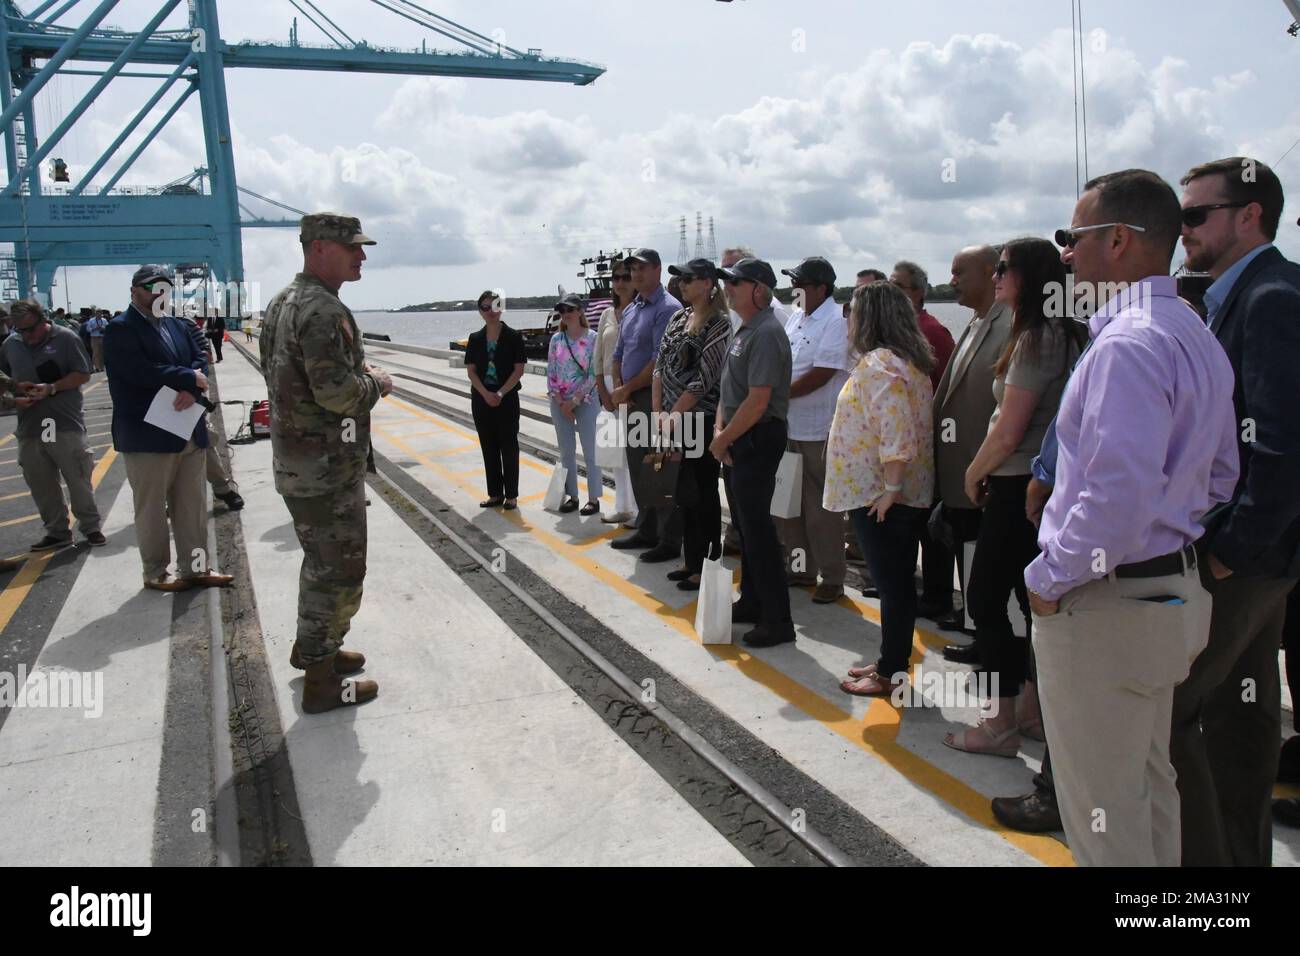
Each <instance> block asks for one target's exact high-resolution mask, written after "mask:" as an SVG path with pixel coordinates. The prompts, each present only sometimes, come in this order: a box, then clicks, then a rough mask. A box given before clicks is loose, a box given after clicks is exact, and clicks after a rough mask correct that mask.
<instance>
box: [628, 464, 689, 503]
mask: <svg viewBox="0 0 1300 956" xmlns="http://www.w3.org/2000/svg"><path fill="white" fill-rule="evenodd" d="M681 470H682V460H681V457H680V455H675V454H674V453H672V452H667V451H663V450H655V451H652V452H650V453H649V454H647V455H646V456H645V457H644V458H643V459H641V485H642V487H641V488H638V489H637V504H638V505H640V506H641V507H642V508H672V507H675V506H676V505H677V482H678V479H679V478H680V476H681ZM643 493H644V495H645V498H646V500H644V501H642V500H641V496H642V494H643Z"/></svg>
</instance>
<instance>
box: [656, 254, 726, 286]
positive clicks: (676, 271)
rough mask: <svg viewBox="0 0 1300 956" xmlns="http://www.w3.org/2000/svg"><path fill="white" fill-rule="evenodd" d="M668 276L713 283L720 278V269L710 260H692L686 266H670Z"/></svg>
mask: <svg viewBox="0 0 1300 956" xmlns="http://www.w3.org/2000/svg"><path fill="white" fill-rule="evenodd" d="M668 274H669V275H670V276H682V277H683V278H688V279H693V278H696V277H698V278H701V279H708V280H709V281H710V282H713V281H715V280H716V279H717V278H718V267H717V266H715V265H714V264H713V263H712V262H710V261H709V260H708V259H692V260H691V261H690V262H688V263H686V265H684V266H669V267H668Z"/></svg>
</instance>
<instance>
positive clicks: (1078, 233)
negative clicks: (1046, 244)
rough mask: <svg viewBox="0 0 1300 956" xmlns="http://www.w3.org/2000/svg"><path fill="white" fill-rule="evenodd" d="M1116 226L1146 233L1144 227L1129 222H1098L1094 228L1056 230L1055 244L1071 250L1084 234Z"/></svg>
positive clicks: (1077, 227)
mask: <svg viewBox="0 0 1300 956" xmlns="http://www.w3.org/2000/svg"><path fill="white" fill-rule="evenodd" d="M1116 226H1123V227H1124V228H1125V229H1132V230H1133V231H1134V232H1146V231H1147V227H1146V226H1135V225H1133V224H1132V223H1131V222H1099V223H1097V225H1095V226H1075V227H1073V228H1070V229H1058V230H1056V244H1057V245H1058V246H1060V247H1061V248H1062V249H1073V248H1074V247H1075V246H1077V245H1078V244H1079V240H1080V239H1081V238H1083V236H1084V235H1085V234H1086V233H1089V232H1096V231H1097V230H1098V229H1113V228H1115V227H1116Z"/></svg>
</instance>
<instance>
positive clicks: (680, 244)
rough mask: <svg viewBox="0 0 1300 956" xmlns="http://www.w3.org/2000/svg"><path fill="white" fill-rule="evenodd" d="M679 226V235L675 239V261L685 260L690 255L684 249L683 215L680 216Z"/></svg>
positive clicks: (684, 218) (684, 228) (684, 220)
mask: <svg viewBox="0 0 1300 956" xmlns="http://www.w3.org/2000/svg"><path fill="white" fill-rule="evenodd" d="M680 226H681V230H680V235H679V237H678V240H677V261H678V262H685V261H686V260H687V259H689V258H690V255H689V254H688V253H687V251H686V217H685V216H682V218H681V223H680Z"/></svg>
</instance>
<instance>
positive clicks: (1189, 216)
mask: <svg viewBox="0 0 1300 956" xmlns="http://www.w3.org/2000/svg"><path fill="white" fill-rule="evenodd" d="M1248 205H1250V204H1249V203H1244V202H1215V203H1207V204H1205V205H1204V206H1188V207H1187V208H1186V209H1184V210H1183V225H1184V226H1186V227H1187V228H1188V229H1195V228H1197V227H1198V226H1203V225H1205V220H1207V219H1209V218H1210V213H1212V212H1214V210H1216V209H1240V208H1242V207H1243V206H1248Z"/></svg>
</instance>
